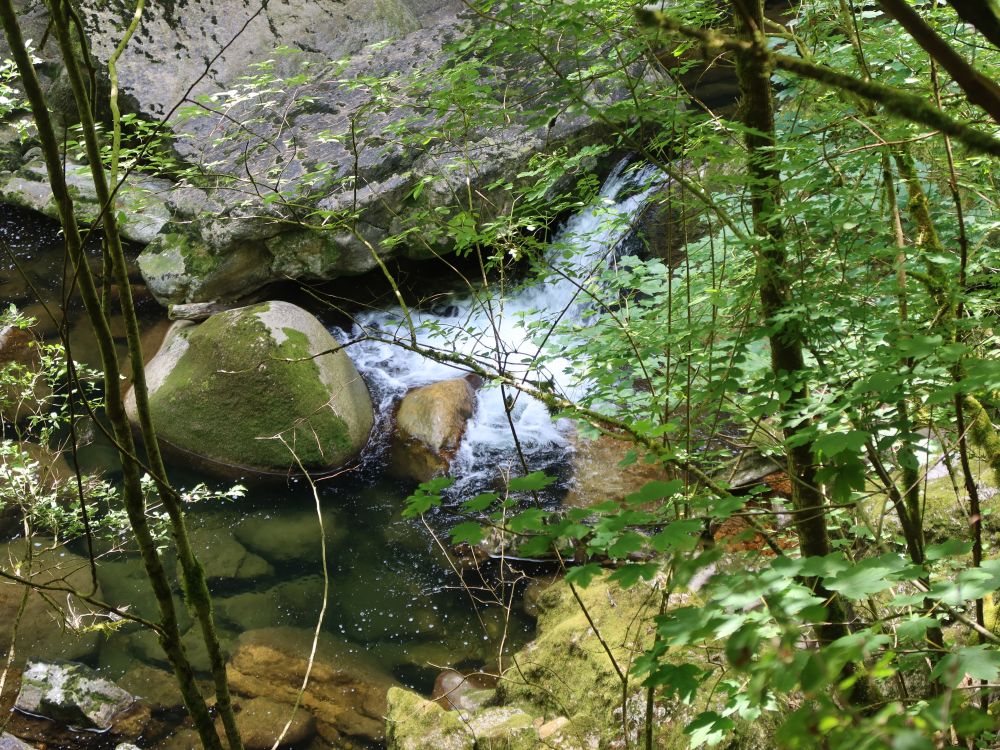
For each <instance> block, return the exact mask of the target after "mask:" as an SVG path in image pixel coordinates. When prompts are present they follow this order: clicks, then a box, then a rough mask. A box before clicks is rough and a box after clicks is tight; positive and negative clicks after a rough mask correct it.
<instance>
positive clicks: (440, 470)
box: [392, 378, 476, 482]
mask: <svg viewBox="0 0 1000 750" xmlns="http://www.w3.org/2000/svg"><path fill="white" fill-rule="evenodd" d="M475 408H476V392H475V390H474V389H473V387H472V385H471V384H470V383H469V381H468V380H467V379H466V378H454V379H452V380H442V381H440V382H437V383H431V384H430V385H425V386H421V387H420V388H414V389H413V390H411V391H410V392H409V393H407V394H406V395H405V396H404V397H403V400H402V401H401V402H400V404H399V409H398V411H397V412H396V432H395V434H394V435H393V441H392V470H393V473H395V474H397V475H399V476H401V477H404V478H406V479H413V480H414V481H417V482H426V481H427V480H429V479H431V478H433V477H435V476H437V475H439V474H446V473H447V472H448V467H449V466H450V465H451V460H452V459H453V458H454V457H455V453H456V452H457V451H458V446H459V444H460V443H461V442H462V436H463V435H465V428H466V425H467V424H468V421H469V418H470V417H471V416H472V413H473V411H475Z"/></svg>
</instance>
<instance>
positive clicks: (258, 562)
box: [190, 527, 274, 581]
mask: <svg viewBox="0 0 1000 750" xmlns="http://www.w3.org/2000/svg"><path fill="white" fill-rule="evenodd" d="M190 537H191V547H192V549H193V550H194V553H195V554H196V555H197V556H198V559H199V560H200V561H201V564H202V567H204V569H205V577H206V578H207V579H208V580H209V581H227V580H228V581H259V580H260V579H262V578H270V577H271V576H273V575H274V568H273V567H272V566H271V564H270V563H269V562H268V561H267V560H265V559H264V558H263V557H261V556H260V555H255V554H254V553H253V552H251V551H250V550H248V549H247V548H246V547H244V546H243V545H242V544H240V543H239V542H238V541H236V540H235V539H233V537H232V536H230V532H229V529H225V528H223V529H220V528H215V527H202V528H195V529H191V532H190Z"/></svg>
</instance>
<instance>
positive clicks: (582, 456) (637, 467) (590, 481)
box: [563, 435, 671, 508]
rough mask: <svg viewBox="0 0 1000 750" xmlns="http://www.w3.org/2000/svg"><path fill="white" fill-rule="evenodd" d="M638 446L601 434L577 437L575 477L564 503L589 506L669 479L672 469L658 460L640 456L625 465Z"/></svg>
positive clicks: (575, 441)
mask: <svg viewBox="0 0 1000 750" xmlns="http://www.w3.org/2000/svg"><path fill="white" fill-rule="evenodd" d="M635 450H636V446H635V445H634V444H632V443H630V442H628V441H625V440H615V439H614V438H612V437H608V436H606V435H602V436H601V437H599V438H597V439H596V440H587V439H585V438H581V437H576V438H574V453H573V479H572V480H571V481H570V487H569V492H567V493H566V497H565V498H564V499H563V505H567V506H571V507H575V508H586V507H588V506H591V505H594V504H596V503H600V502H604V501H605V500H623V499H625V498H626V497H627V496H628V495H631V494H632V493H633V492H638V491H639V490H640V489H641V488H642V487H643V486H644V485H646V484H647V483H649V482H652V481H654V480H660V481H666V480H669V479H670V478H671V477H670V473H669V472H668V471H667V470H666V468H664V466H663V465H662V464H661V463H659V462H656V463H651V464H650V463H646V462H645V460H644V457H643V455H642V451H641V450H639V451H638V453H639V456H638V459H637V460H636V461H634V462H632V463H631V464H629V465H627V466H622V465H621V463H622V461H624V460H625V459H626V458H627V456H628V453H629V451H635Z"/></svg>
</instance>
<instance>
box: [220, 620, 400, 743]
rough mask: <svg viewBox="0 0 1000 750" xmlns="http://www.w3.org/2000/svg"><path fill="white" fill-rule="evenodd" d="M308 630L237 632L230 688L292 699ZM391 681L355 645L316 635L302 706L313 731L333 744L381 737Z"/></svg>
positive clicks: (250, 694)
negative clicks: (310, 718)
mask: <svg viewBox="0 0 1000 750" xmlns="http://www.w3.org/2000/svg"><path fill="white" fill-rule="evenodd" d="M312 639H313V632H312V631H311V630H308V629H304V628H269V629H265V630H253V631H249V632H247V633H244V634H243V635H241V636H240V637H239V639H238V641H237V643H236V647H235V649H234V651H233V655H232V658H231V659H230V661H229V666H228V669H227V674H228V676H229V682H230V685H231V686H232V689H233V690H234V691H235V692H236V693H238V694H239V695H242V696H247V697H250V698H258V697H265V698H270V699H271V700H275V701H279V702H282V703H289V704H290V703H294V701H295V698H296V695H297V694H298V691H299V689H300V687H301V683H302V677H303V675H304V674H305V670H306V667H307V660H308V656H309V652H310V648H311V645H312ZM395 684H396V683H395V681H394V680H393V679H392V678H391V677H390V676H388V675H387V674H385V673H384V672H383V671H382V669H381V667H379V665H378V664H376V663H374V662H372V661H371V660H369V659H368V658H367V657H366V656H365V655H364V654H363V653H362V652H361V649H360V647H358V646H356V645H352V644H349V643H347V642H346V641H341V640H338V639H336V638H334V637H332V636H330V635H328V634H325V633H324V634H321V636H320V640H319V645H318V648H317V651H316V658H315V662H314V664H313V670H312V674H311V677H310V680H309V685H308V687H307V689H306V691H305V693H304V694H303V695H302V703H301V705H302V707H303V708H305V709H306V710H308V711H309V712H310V713H312V714H313V715H314V716H315V717H316V722H317V724H316V726H317V731H318V732H319V734H320V736H322V737H323V739H324V740H326V741H327V742H330V743H334V744H336V743H337V742H338V741H340V740H341V738H344V737H347V738H350V737H354V738H361V739H366V740H370V741H376V742H377V741H381V740H382V738H383V736H384V723H383V722H384V719H383V717H384V716H385V712H386V693H387V692H388V690H389V688H391V687H393V686H394V685H395Z"/></svg>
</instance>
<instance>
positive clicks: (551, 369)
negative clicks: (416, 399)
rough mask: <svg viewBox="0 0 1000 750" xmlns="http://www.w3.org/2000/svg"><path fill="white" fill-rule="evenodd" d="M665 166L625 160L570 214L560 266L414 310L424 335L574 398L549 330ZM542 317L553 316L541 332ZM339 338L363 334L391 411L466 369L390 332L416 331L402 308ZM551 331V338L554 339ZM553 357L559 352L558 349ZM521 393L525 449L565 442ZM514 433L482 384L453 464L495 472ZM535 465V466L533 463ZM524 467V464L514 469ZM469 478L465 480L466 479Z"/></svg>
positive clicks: (518, 416)
mask: <svg viewBox="0 0 1000 750" xmlns="http://www.w3.org/2000/svg"><path fill="white" fill-rule="evenodd" d="M661 178H662V174H661V173H659V172H658V171H657V170H655V169H654V168H652V167H642V168H639V169H627V168H626V161H622V162H621V163H620V164H618V166H617V167H615V169H614V170H613V172H612V173H611V175H610V176H609V177H608V179H607V180H606V181H605V183H604V185H603V187H602V189H601V191H600V194H599V196H598V197H597V199H596V200H595V201H594V202H593V203H592V204H591V205H590V206H588V207H587V208H585V209H583V210H581V211H580V212H578V213H577V214H575V215H573V216H572V217H570V218H569V219H568V220H567V222H566V224H565V226H563V227H562V228H561V229H560V230H559V231H558V233H557V234H556V236H555V237H554V239H553V241H552V243H551V245H550V247H549V249H548V250H547V253H546V258H545V262H546V265H547V266H548V267H549V268H550V269H552V270H553V272H552V273H549V274H548V275H547V276H546V277H545V278H544V279H539V278H537V277H536V278H531V279H528V280H527V281H526V282H525V283H523V284H521V285H519V286H516V287H513V286H507V287H506V288H503V289H501V288H500V285H499V284H497V283H493V284H490V285H485V286H483V287H481V288H479V289H476V290H470V291H469V292H468V294H467V296H465V297H462V298H451V299H449V300H448V302H447V305H438V306H436V307H435V308H434V309H433V310H432V311H426V310H412V309H411V310H410V318H411V321H412V324H413V326H414V327H415V328H416V334H417V342H418V343H419V344H420V345H421V346H424V347H431V348H434V349H439V350H444V351H447V352H453V353H456V354H459V355H462V356H465V357H472V358H475V359H476V361H477V362H479V363H480V364H482V365H483V366H484V367H485V368H486V369H488V370H491V371H497V370H498V369H501V368H502V370H503V371H504V372H505V373H507V374H508V375H511V376H513V377H517V378H522V377H527V378H528V379H529V381H535V382H539V381H544V382H546V383H547V384H548V385H549V386H551V387H552V388H554V389H555V391H556V392H557V393H559V394H560V395H562V396H563V397H566V398H569V399H571V400H572V399H573V398H574V397H577V396H579V395H580V394H581V391H582V389H584V388H586V383H581V382H579V380H578V378H576V376H574V374H573V373H572V371H571V368H570V366H569V365H570V363H569V362H568V361H566V360H563V359H560V358H558V357H557V356H555V355H557V352H554V351H551V345H550V346H548V347H547V346H546V343H548V342H543V341H542V339H545V338H546V337H545V335H544V330H548V327H549V326H551V325H564V324H567V323H579V322H580V320H581V317H582V315H583V313H584V311H585V310H586V309H587V307H588V301H589V298H588V296H587V295H586V294H582V293H581V287H586V286H587V285H590V286H591V287H592V286H593V285H594V283H595V280H596V278H597V277H598V276H600V274H601V273H603V272H604V271H605V270H606V269H607V268H608V267H609V264H610V263H612V262H613V261H614V259H615V257H616V256H617V250H618V246H619V245H620V244H621V241H622V240H623V239H625V237H626V236H627V235H628V234H629V233H630V231H631V228H632V224H633V222H634V219H635V217H636V215H637V214H638V211H639V210H640V209H641V208H642V206H643V204H644V203H645V201H646V200H647V199H648V197H649V194H650V193H651V192H652V191H653V190H654V188H655V186H656V184H658V183H662V179H661ZM539 326H545V328H544V329H543V332H542V333H540V332H539ZM334 334H335V336H337V337H338V338H339V339H341V340H347V339H355V340H356V339H359V338H362V337H364V336H366V335H367V336H372V337H376V338H381V339H383V341H375V340H370V339H369V340H365V341H362V342H361V343H359V344H355V345H353V346H352V347H351V350H350V351H351V356H352V358H353V359H354V362H355V364H356V365H357V367H358V369H359V370H360V371H361V373H362V374H363V375H364V377H365V379H366V381H367V382H368V384H369V387H370V388H371V391H372V395H373V397H374V399H375V401H376V404H377V409H378V411H379V412H380V413H381V414H382V415H383V416H384V415H386V414H388V413H389V412H390V410H391V409H392V406H393V404H394V403H395V402H396V401H397V400H398V399H399V398H400V397H402V395H403V394H404V393H406V391H408V390H409V389H411V388H414V387H417V386H420V385H425V384H427V383H432V382H435V381H438V380H444V379H447V378H453V377H458V376H460V375H464V374H465V372H464V371H463V370H461V369H460V368H456V367H453V366H452V365H449V364H444V363H440V362H436V361H434V360H432V359H429V358H427V357H424V356H422V355H420V354H417V353H415V352H411V351H408V350H406V349H403V348H401V347H400V346H397V345H394V344H392V343H387V342H386V341H385V340H392V339H396V340H399V341H402V342H404V343H408V342H409V341H410V331H409V327H408V325H407V322H406V319H405V316H404V314H403V311H402V310H401V309H400V308H398V307H397V308H394V309H388V310H382V311H375V312H368V313H362V314H360V315H358V316H357V317H356V323H355V326H354V329H353V330H352V331H350V332H347V331H334ZM550 341H551V339H550ZM540 352H541V353H543V354H545V355H547V356H548V357H549V358H550V359H549V362H548V364H547V366H546V367H545V369H544V370H543V371H539V370H536V369H532V366H531V363H532V362H533V361H534V360H535V358H536V356H537V355H538V354H539V353H540ZM553 357H554V358H553ZM508 395H509V396H513V397H514V398H515V403H514V408H513V411H512V412H511V418H512V421H513V423H514V427H515V429H516V432H517V437H518V440H519V442H520V445H521V447H522V449H523V450H524V452H525V454H526V455H527V456H528V457H529V460H531V459H532V458H535V459H538V458H541V457H544V456H546V455H549V456H551V455H552V453H553V452H554V451H556V452H558V453H559V454H560V455H561V454H562V453H563V452H564V451H565V446H566V441H567V429H566V427H567V426H566V425H565V424H559V423H556V422H554V421H553V420H552V418H551V415H550V414H549V412H548V410H547V408H546V407H545V405H544V404H542V403H541V402H539V401H538V400H536V399H534V398H531V397H529V396H527V395H526V394H523V393H520V394H518V393H511V392H510V391H509V392H508ZM513 448H514V439H513V436H512V435H511V427H510V424H509V422H508V417H507V413H506V409H505V405H504V401H503V398H502V396H501V392H500V389H499V388H496V387H489V386H488V385H487V387H484V388H482V389H481V390H480V391H479V393H478V398H477V406H476V412H475V414H474V415H473V417H472V419H471V421H470V423H469V426H468V430H467V431H466V436H465V439H464V441H463V443H462V445H461V447H460V449H459V452H458V455H457V456H456V459H455V461H454V462H453V465H452V473H453V474H454V475H455V476H457V477H459V478H460V481H461V482H462V484H466V483H467V482H468V481H475V478H476V477H477V475H481V474H487V473H489V474H492V472H493V471H495V469H496V468H497V466H498V464H500V463H502V462H505V461H506V462H510V461H511V460H512V459H513ZM533 468H534V467H533ZM516 473H519V472H516ZM463 480H464V481H463Z"/></svg>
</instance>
